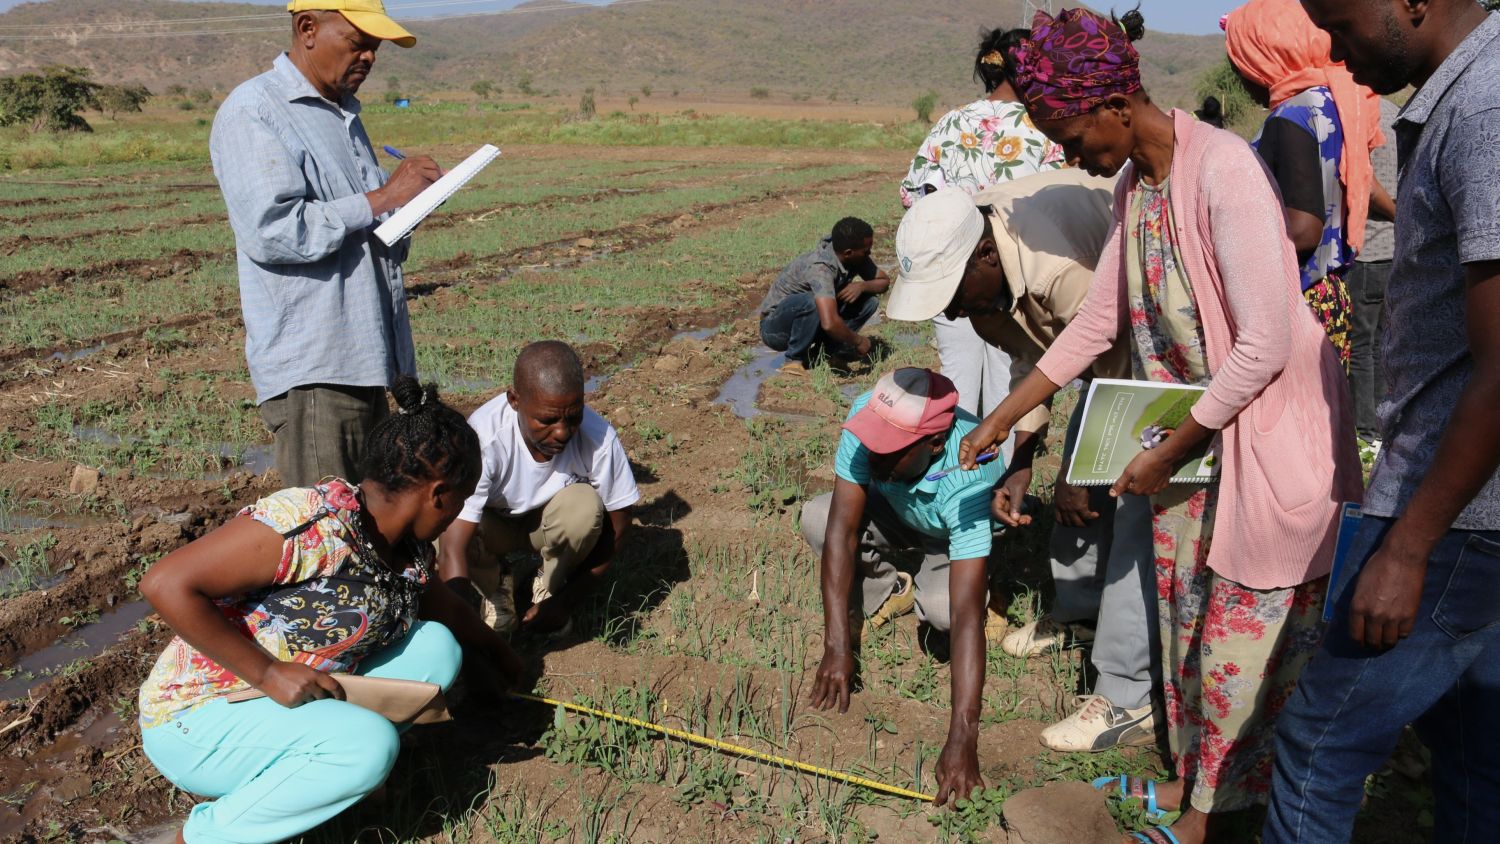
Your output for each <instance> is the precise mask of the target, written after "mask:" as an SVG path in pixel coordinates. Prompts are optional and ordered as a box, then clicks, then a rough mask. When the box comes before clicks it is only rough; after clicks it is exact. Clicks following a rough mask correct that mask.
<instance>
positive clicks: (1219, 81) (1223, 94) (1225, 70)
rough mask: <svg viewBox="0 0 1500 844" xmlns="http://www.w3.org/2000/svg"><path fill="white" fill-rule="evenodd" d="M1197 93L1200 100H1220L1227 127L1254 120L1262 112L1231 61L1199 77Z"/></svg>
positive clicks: (1220, 63) (1225, 61)
mask: <svg viewBox="0 0 1500 844" xmlns="http://www.w3.org/2000/svg"><path fill="white" fill-rule="evenodd" d="M1196 93H1197V94H1198V98H1199V100H1202V99H1203V98H1204V97H1218V98H1219V105H1221V106H1222V107H1223V109H1224V125H1225V127H1235V126H1238V125H1239V124H1240V123H1241V121H1244V120H1247V119H1252V118H1254V117H1256V116H1258V115H1259V112H1260V106H1258V105H1256V103H1255V101H1254V100H1252V99H1250V92H1249V91H1246V90H1245V85H1244V83H1243V82H1241V81H1240V75H1239V74H1238V73H1236V72H1235V70H1234V65H1232V64H1230V63H1229V59H1225V60H1223V61H1221V62H1219V63H1218V64H1216V65H1214V66H1213V67H1211V68H1209V69H1208V70H1206V71H1204V72H1203V75H1202V76H1200V77H1198V87H1197V91H1196Z"/></svg>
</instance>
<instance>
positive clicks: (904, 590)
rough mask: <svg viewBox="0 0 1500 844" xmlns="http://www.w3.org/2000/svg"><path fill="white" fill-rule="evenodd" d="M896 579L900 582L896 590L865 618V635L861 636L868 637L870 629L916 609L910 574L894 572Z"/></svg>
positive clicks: (914, 592)
mask: <svg viewBox="0 0 1500 844" xmlns="http://www.w3.org/2000/svg"><path fill="white" fill-rule="evenodd" d="M896 580H897V582H898V583H899V584H900V585H899V586H898V587H897V589H896V591H895V592H892V593H891V594H890V597H888V598H886V599H885V603H883V604H881V605H880V609H878V610H876V611H875V612H873V613H871V614H870V617H869V618H867V619H865V629H864V634H865V635H864V636H863V637H862V638H869V633H870V632H871V631H873V630H879V629H880V628H882V627H884V626H886V625H887V624H890V623H891V622H892V621H894V620H896V619H898V618H900V617H901V616H903V615H906V614H907V613H909V612H911V611H912V610H914V609H916V607H917V590H916V586H915V585H914V584H913V583H912V579H911V575H909V574H907V573H906V572H904V571H898V572H896Z"/></svg>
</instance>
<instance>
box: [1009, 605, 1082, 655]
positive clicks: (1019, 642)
mask: <svg viewBox="0 0 1500 844" xmlns="http://www.w3.org/2000/svg"><path fill="white" fill-rule="evenodd" d="M1092 641H1094V628H1092V627H1089V626H1087V625H1084V624H1078V623H1076V622H1071V621H1070V622H1067V623H1065V624H1064V623H1059V622H1057V621H1055V620H1053V618H1052V616H1050V615H1044V616H1042V617H1041V618H1039V619H1037V620H1036V621H1033V622H1031V623H1030V624H1027V625H1026V626H1025V627H1021V628H1019V629H1017V630H1012V631H1011V632H1010V634H1009V635H1007V636H1006V637H1005V638H1004V639H1002V640H1001V642H1000V647H1001V649H1002V650H1004V651H1005V652H1006V653H1008V654H1010V655H1011V656H1013V657H1018V658H1021V659H1025V658H1027V657H1033V656H1041V655H1042V654H1045V653H1051V652H1052V651H1055V650H1060V649H1062V648H1065V647H1068V646H1069V645H1078V644H1083V643H1085V642H1092Z"/></svg>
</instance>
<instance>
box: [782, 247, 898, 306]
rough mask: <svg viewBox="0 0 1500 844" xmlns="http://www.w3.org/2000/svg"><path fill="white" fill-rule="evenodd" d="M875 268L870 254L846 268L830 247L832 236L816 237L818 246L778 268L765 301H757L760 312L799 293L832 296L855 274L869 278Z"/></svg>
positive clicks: (867, 279)
mask: <svg viewBox="0 0 1500 844" xmlns="http://www.w3.org/2000/svg"><path fill="white" fill-rule="evenodd" d="M876 272H878V269H877V268H876V266H875V262H874V261H872V260H870V258H869V256H866V257H865V260H864V263H863V264H860V265H859V266H857V267H855V268H854V269H852V270H849V269H845V268H844V265H843V263H841V262H840V261H839V256H838V253H836V252H834V251H833V238H832V237H825V238H823V239H822V240H820V241H818V248H817V249H814V250H813V251H811V252H804V253H803V254H801V255H798V256H797V257H796V258H795V259H793V261H792V262H791V263H790V264H787V266H786V269H784V270H782V271H781V275H780V276H778V277H777V278H776V283H775V284H772V285H771V290H770V292H769V293H767V294H766V298H765V301H763V302H761V303H760V315H761V316H765V315H766V314H768V313H770V312H771V309H772V308H775V307H776V306H777V305H779V304H781V300H782V299H785V298H786V297H788V296H795V295H796V294H798V293H811V294H812V295H813V298H815V299H832V298H833V297H834V296H836V295H838V292H839V291H840V290H843V289H844V288H845V287H847V286H848V285H849V282H851V281H853V280H854V277H855V276H856V275H857V276H859V277H860V278H862V279H864V280H865V281H869V280H870V279H872V278H874V277H875V273H876Z"/></svg>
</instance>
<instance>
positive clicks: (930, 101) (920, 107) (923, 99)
mask: <svg viewBox="0 0 1500 844" xmlns="http://www.w3.org/2000/svg"><path fill="white" fill-rule="evenodd" d="M937 101H938V95H937V92H936V91H928V92H927V93H925V94H923V95H922V96H920V97H917V98H916V99H915V100H912V103H911V107H912V109H913V110H914V111H916V113H917V122H918V123H921V124H922V125H924V126H925V125H927V124H929V123H931V122H932V110H933V109H934V108H936V107H937Z"/></svg>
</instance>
